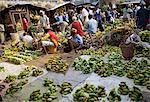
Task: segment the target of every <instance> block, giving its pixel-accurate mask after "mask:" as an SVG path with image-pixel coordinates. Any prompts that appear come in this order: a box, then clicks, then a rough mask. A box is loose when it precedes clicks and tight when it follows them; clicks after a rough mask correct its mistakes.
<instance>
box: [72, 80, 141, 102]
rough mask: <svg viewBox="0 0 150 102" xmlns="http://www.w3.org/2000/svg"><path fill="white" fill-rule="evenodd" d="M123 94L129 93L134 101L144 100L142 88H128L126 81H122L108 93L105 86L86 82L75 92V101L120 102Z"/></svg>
mask: <svg viewBox="0 0 150 102" xmlns="http://www.w3.org/2000/svg"><path fill="white" fill-rule="evenodd" d="M121 95H122V96H126V95H129V98H130V99H131V100H132V101H141V100H143V95H142V93H141V90H140V89H139V88H137V87H135V86H133V88H128V86H127V85H126V83H125V82H120V84H119V88H114V89H112V90H110V92H109V93H106V90H105V87H104V86H97V87H96V86H95V85H90V84H85V85H84V86H83V87H81V88H79V89H77V90H76V91H75V93H74V94H73V100H74V101H75V102H99V101H100V100H101V101H102V102H103V101H104V102H107V100H108V101H109V102H120V101H121V100H122V99H121Z"/></svg>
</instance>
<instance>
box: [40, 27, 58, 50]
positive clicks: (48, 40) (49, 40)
mask: <svg viewBox="0 0 150 102" xmlns="http://www.w3.org/2000/svg"><path fill="white" fill-rule="evenodd" d="M41 43H42V46H43V47H45V46H53V47H54V48H57V46H58V38H57V36H56V35H55V33H54V32H53V31H52V30H51V28H50V27H49V28H46V29H45V35H44V37H42V38H41Z"/></svg>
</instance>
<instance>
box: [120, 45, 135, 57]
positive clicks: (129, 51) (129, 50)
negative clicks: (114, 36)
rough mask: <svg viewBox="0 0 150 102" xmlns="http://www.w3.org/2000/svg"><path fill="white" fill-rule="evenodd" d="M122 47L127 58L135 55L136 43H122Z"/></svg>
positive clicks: (123, 54)
mask: <svg viewBox="0 0 150 102" xmlns="http://www.w3.org/2000/svg"><path fill="white" fill-rule="evenodd" d="M120 48H121V51H122V56H123V57H124V59H125V60H130V59H132V58H133V57H134V49H135V46H134V44H131V43H130V44H128V45H126V44H120Z"/></svg>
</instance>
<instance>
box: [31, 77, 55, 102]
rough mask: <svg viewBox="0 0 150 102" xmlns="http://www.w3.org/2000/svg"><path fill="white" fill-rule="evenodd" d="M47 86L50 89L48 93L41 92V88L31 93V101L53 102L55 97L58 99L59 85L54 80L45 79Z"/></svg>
mask: <svg viewBox="0 0 150 102" xmlns="http://www.w3.org/2000/svg"><path fill="white" fill-rule="evenodd" d="M43 85H44V86H45V87H47V88H48V91H47V92H46V93H43V94H42V93H41V92H40V90H36V91H33V92H32V93H31V94H30V98H29V101H39V100H42V102H51V101H53V100H55V99H57V92H58V89H57V86H56V85H55V84H54V82H53V80H49V79H47V78H46V79H45V80H44V84H43Z"/></svg>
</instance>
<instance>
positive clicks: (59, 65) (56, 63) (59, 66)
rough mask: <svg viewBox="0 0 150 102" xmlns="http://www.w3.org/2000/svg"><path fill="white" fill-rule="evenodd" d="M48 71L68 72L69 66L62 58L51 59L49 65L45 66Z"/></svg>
mask: <svg viewBox="0 0 150 102" xmlns="http://www.w3.org/2000/svg"><path fill="white" fill-rule="evenodd" d="M45 67H46V70H48V71H54V72H58V73H60V72H63V73H64V72H66V70H67V69H68V64H67V63H66V61H64V60H62V59H60V58H50V59H49V61H48V63H46V64H45Z"/></svg>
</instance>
